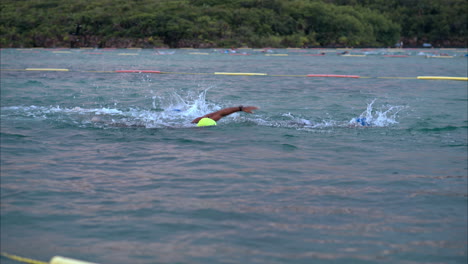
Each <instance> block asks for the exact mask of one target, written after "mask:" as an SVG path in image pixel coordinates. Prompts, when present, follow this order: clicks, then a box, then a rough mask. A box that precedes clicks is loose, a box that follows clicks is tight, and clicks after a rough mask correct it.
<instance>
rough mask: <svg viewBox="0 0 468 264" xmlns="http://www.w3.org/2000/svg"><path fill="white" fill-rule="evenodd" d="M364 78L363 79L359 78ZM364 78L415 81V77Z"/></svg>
mask: <svg viewBox="0 0 468 264" xmlns="http://www.w3.org/2000/svg"><path fill="white" fill-rule="evenodd" d="M361 78H364V77H361ZM366 78H377V79H402V80H411V79H413V80H416V79H417V78H416V77H366Z"/></svg>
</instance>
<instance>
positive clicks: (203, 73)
mask: <svg viewBox="0 0 468 264" xmlns="http://www.w3.org/2000/svg"><path fill="white" fill-rule="evenodd" d="M161 74H188V75H209V74H212V73H206V72H161Z"/></svg>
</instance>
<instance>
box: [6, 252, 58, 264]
mask: <svg viewBox="0 0 468 264" xmlns="http://www.w3.org/2000/svg"><path fill="white" fill-rule="evenodd" d="M1 255H2V256H4V257H5V258H9V259H12V260H16V261H19V262H23V263H29V264H49V263H48V262H44V261H39V260H35V259H30V258H25V257H20V256H16V255H12V254H8V253H5V252H2V253H1Z"/></svg>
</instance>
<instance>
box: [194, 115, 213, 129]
mask: <svg viewBox="0 0 468 264" xmlns="http://www.w3.org/2000/svg"><path fill="white" fill-rule="evenodd" d="M197 126H199V127H201V126H216V121H214V120H213V119H211V118H207V117H204V118H202V119H200V121H198V124H197Z"/></svg>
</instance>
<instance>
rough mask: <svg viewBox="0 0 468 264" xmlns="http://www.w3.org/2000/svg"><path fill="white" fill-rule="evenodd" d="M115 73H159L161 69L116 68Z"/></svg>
mask: <svg viewBox="0 0 468 264" xmlns="http://www.w3.org/2000/svg"><path fill="white" fill-rule="evenodd" d="M115 72H117V73H161V71H148V70H118V71H115Z"/></svg>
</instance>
